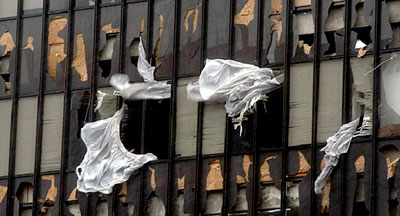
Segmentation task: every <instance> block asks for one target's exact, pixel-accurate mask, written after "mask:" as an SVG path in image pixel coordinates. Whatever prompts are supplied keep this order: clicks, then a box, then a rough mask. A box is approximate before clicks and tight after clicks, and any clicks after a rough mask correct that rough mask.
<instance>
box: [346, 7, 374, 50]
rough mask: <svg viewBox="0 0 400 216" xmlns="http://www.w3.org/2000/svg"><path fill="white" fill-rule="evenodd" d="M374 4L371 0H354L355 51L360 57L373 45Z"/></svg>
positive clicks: (353, 28)
mask: <svg viewBox="0 0 400 216" xmlns="http://www.w3.org/2000/svg"><path fill="white" fill-rule="evenodd" d="M371 4H373V3H372V2H371V0H366V1H364V0H360V1H358V0H357V1H355V2H353V7H354V9H353V21H352V26H351V30H352V31H353V32H354V33H355V37H356V38H354V34H353V36H352V40H353V39H355V40H356V41H355V45H354V46H355V47H354V51H356V52H357V56H358V57H362V56H364V55H365V54H366V53H367V51H368V50H369V49H371V46H369V45H372V36H371V35H372V34H373V32H372V26H371V24H370V23H371V22H373V20H374V19H373V17H374V16H373V5H371Z"/></svg>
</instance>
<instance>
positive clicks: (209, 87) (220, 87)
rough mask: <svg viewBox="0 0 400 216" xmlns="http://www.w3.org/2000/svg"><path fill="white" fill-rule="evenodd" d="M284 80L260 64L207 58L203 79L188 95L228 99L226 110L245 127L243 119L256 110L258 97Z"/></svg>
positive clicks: (226, 100) (201, 77)
mask: <svg viewBox="0 0 400 216" xmlns="http://www.w3.org/2000/svg"><path fill="white" fill-rule="evenodd" d="M279 85H280V82H279V81H278V80H277V79H276V78H275V76H274V73H273V71H272V70H271V69H269V68H259V67H256V66H254V65H250V64H244V63H240V62H237V61H233V60H222V59H213V60H211V59H207V60H206V65H205V67H204V68H203V70H202V72H201V74H200V77H199V80H198V81H196V82H193V83H189V84H188V86H187V96H188V99H190V100H194V101H219V102H225V109H226V113H228V116H229V117H232V118H233V122H234V123H235V127H240V130H241V131H242V127H241V125H242V121H244V120H246V117H245V116H246V115H248V114H249V113H252V112H254V110H255V105H256V103H257V101H260V100H261V101H265V100H267V97H266V96H265V95H266V94H267V93H269V92H271V91H272V90H274V89H276V88H277V87H279Z"/></svg>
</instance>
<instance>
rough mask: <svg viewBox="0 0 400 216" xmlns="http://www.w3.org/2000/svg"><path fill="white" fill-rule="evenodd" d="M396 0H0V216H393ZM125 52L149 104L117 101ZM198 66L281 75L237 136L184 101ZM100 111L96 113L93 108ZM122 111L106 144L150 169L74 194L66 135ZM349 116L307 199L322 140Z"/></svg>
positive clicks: (210, 107) (75, 152) (215, 107)
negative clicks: (141, 62)
mask: <svg viewBox="0 0 400 216" xmlns="http://www.w3.org/2000/svg"><path fill="white" fill-rule="evenodd" d="M399 11H400V1H399V0H265V1H264V0H0V111H1V112H0V138H1V139H0V215H10V216H11V215H23V216H25V215H71V216H79V215H99V216H100V215H123V216H137V215H140V216H142V215H151V216H153V215H154V216H163V215H182V216H184V215H186V216H189V215H200V214H201V215H265V216H273V215H282V216H283V215H293V216H295V215H299V216H307V215H320V216H327V215H329V216H335V215H337V216H344V215H348V216H350V215H371V216H373V215H379V216H381V215H382V216H394V215H399V214H400V204H399V202H400V191H399V189H400V168H398V166H397V164H398V163H399V160H400V100H399V98H398V95H399V94H398V93H399V92H400V12H399ZM140 38H142V40H143V44H144V47H145V50H146V54H147V56H148V61H149V62H150V63H151V64H152V65H153V66H155V67H156V69H155V79H156V80H160V81H168V82H169V83H171V86H172V88H171V96H170V98H168V99H162V100H135V101H123V100H122V99H121V97H118V96H115V95H114V94H113V92H114V89H113V88H112V87H111V85H110V79H111V77H112V75H114V74H127V75H128V76H129V78H130V81H131V82H142V81H143V79H142V77H141V76H140V75H139V74H138V69H137V67H138V58H139V48H138V47H139V44H140ZM206 59H233V60H236V61H239V62H243V63H247V64H252V65H255V66H258V67H262V68H271V69H273V70H274V73H276V74H284V75H283V76H284V82H283V84H282V85H281V86H280V87H279V88H277V89H275V90H274V91H272V92H271V93H269V94H268V95H267V96H268V100H267V101H266V102H264V101H260V102H259V103H258V104H257V109H256V111H255V112H254V113H253V114H251V115H249V116H247V121H245V122H244V123H243V131H242V133H241V132H240V131H239V129H238V128H236V129H235V128H234V124H233V122H232V119H231V118H229V117H227V115H226V112H225V109H224V105H223V104H222V103H212V102H193V101H190V100H187V90H186V88H187V84H188V83H190V82H192V81H195V80H197V79H198V78H199V75H200V73H201V71H202V69H203V67H204V64H205V60H206ZM100 101H101V106H98V105H99V103H100ZM123 103H125V104H126V105H127V109H126V110H124V116H123V118H122V120H121V123H120V136H121V141H122V143H123V144H124V146H125V148H126V149H127V150H128V151H133V152H134V153H136V154H143V153H153V154H154V155H156V156H157V157H158V160H156V161H152V162H149V163H147V164H146V165H145V166H143V168H141V169H138V170H136V171H135V172H134V173H133V174H132V175H131V176H130V178H129V180H128V181H126V182H124V183H122V184H118V185H116V186H115V187H114V188H113V192H112V193H111V194H101V193H82V192H79V191H78V190H77V175H76V173H75V169H76V168H77V167H78V165H79V164H80V163H81V161H82V160H83V158H84V155H85V152H86V146H85V144H84V142H83V141H82V139H81V130H80V129H81V128H82V127H83V126H84V125H85V123H88V122H94V121H97V120H101V119H106V118H108V117H111V116H112V115H114V113H115V112H116V111H117V110H119V108H120V107H121V106H122V104H123ZM360 116H363V122H362V124H363V125H364V126H365V127H363V128H364V130H363V131H361V132H360V134H358V135H357V136H356V137H355V138H353V140H352V143H351V145H350V149H349V151H348V152H347V154H344V155H342V156H341V158H340V161H339V164H338V165H337V166H336V168H335V169H334V170H333V173H332V174H331V175H330V177H329V179H328V181H327V183H326V185H325V186H324V188H323V192H322V193H321V194H315V193H314V182H315V180H316V179H317V177H318V175H319V173H320V172H321V170H322V169H323V168H324V167H325V163H324V160H323V156H324V155H323V152H321V151H320V150H321V149H322V148H323V147H324V146H325V145H326V139H327V138H328V137H330V136H332V135H333V134H335V133H336V132H337V131H338V130H339V128H340V127H341V125H343V124H344V123H347V122H350V121H351V120H354V119H357V118H359V117H360Z"/></svg>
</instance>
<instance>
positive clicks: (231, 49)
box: [222, 0, 236, 215]
mask: <svg viewBox="0 0 400 216" xmlns="http://www.w3.org/2000/svg"><path fill="white" fill-rule="evenodd" d="M235 11H236V0H230V2H229V42H228V44H229V48H228V59H232V58H233V54H234V49H235V46H234V42H235V26H234V17H235ZM230 122H231V120H230V118H229V117H228V115H226V121H225V141H224V164H223V170H224V187H223V194H222V197H223V203H222V215H228V213H229V197H228V186H229V179H230V178H229V171H230V138H229V136H230V134H231V132H232V131H231V123H230Z"/></svg>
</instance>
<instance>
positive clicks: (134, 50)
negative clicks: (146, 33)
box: [129, 37, 140, 67]
mask: <svg viewBox="0 0 400 216" xmlns="http://www.w3.org/2000/svg"><path fill="white" fill-rule="evenodd" d="M139 43H140V38H138V37H136V38H134V39H133V40H132V42H131V45H130V46H129V53H130V54H131V63H132V64H133V65H135V66H136V67H137V62H138V59H139Z"/></svg>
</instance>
